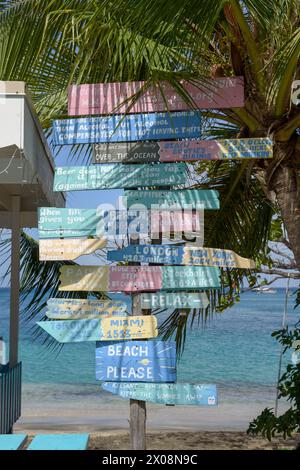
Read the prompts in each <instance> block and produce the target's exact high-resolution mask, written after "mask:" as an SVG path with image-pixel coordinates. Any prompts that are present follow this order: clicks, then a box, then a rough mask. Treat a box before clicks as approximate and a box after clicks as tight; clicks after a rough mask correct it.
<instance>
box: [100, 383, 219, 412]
mask: <svg viewBox="0 0 300 470" xmlns="http://www.w3.org/2000/svg"><path fill="white" fill-rule="evenodd" d="M102 388H103V390H106V391H107V392H110V393H113V394H115V395H119V396H120V397H122V398H131V399H133V400H141V401H148V402H152V403H162V404H164V405H197V406H216V405H217V404H218V396H217V387H216V385H213V384H189V383H174V384H167V383H163V384H160V383H153V384H151V383H130V382H128V383H117V382H114V383H111V382H104V383H103V384H102Z"/></svg>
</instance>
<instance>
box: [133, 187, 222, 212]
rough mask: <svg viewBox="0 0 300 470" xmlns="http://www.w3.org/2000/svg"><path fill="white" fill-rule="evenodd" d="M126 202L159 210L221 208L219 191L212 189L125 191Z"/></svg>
mask: <svg viewBox="0 0 300 470" xmlns="http://www.w3.org/2000/svg"><path fill="white" fill-rule="evenodd" d="M124 194H125V198H124V202H126V205H127V207H129V208H130V207H131V206H133V205H134V204H142V205H143V206H145V207H146V208H148V209H151V210H155V209H157V210H159V209H163V208H166V209H167V208H171V209H172V208H173V209H174V208H175V207H177V208H181V209H184V208H187V209H190V210H191V209H219V208H220V203H219V193H218V191H215V190H212V189H177V190H175V191H166V190H153V191H151V190H146V191H130V190H128V191H125V192H124Z"/></svg>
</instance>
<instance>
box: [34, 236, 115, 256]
mask: <svg viewBox="0 0 300 470" xmlns="http://www.w3.org/2000/svg"><path fill="white" fill-rule="evenodd" d="M105 246H106V239H105V238H100V239H97V238H95V239H85V240H82V239H78V238H69V239H67V240H58V239H57V240H51V239H48V240H40V241H39V255H40V261H59V260H74V259H76V258H78V257H79V256H82V255H88V254H90V253H94V252H95V251H96V250H99V249H100V248H104V247H105Z"/></svg>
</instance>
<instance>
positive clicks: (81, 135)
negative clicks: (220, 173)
mask: <svg viewBox="0 0 300 470" xmlns="http://www.w3.org/2000/svg"><path fill="white" fill-rule="evenodd" d="M200 133H201V117H200V112H199V111H186V112H179V113H150V114H131V115H123V116H122V115H116V116H103V117H88V118H80V119H62V120H56V121H53V143H54V145H63V144H69V145H71V144H93V143H105V142H134V141H136V140H142V141H144V140H165V139H188V138H199V137H200Z"/></svg>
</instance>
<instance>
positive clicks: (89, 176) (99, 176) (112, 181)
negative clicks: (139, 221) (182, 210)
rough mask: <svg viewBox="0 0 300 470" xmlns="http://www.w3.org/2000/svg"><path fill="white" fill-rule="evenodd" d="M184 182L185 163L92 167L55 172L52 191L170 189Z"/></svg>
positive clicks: (72, 167)
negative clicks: (148, 187)
mask: <svg viewBox="0 0 300 470" xmlns="http://www.w3.org/2000/svg"><path fill="white" fill-rule="evenodd" d="M186 182H187V169H186V164H185V163H176V164H174V163H156V164H146V165H138V164H137V165H130V164H129V165H118V164H114V163H112V164H109V163H108V164H105V165H91V166H71V167H58V168H56V169H55V178H54V191H82V190H88V189H114V188H139V187H145V186H173V185H177V184H185V183H186Z"/></svg>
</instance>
